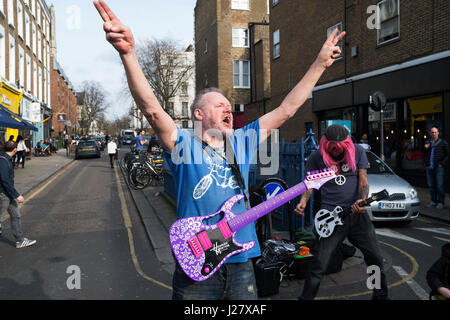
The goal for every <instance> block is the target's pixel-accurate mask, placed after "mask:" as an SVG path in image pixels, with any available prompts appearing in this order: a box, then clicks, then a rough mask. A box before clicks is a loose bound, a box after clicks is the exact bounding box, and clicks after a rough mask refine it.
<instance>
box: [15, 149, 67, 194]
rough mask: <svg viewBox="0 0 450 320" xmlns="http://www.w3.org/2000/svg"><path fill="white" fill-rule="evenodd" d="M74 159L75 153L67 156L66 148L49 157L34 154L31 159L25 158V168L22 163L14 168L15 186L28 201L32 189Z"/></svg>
mask: <svg viewBox="0 0 450 320" xmlns="http://www.w3.org/2000/svg"><path fill="white" fill-rule="evenodd" d="M72 161H74V157H73V154H72V155H71V156H70V157H67V156H66V150H65V149H60V150H59V151H58V152H57V153H55V154H53V155H52V156H48V157H34V156H32V157H31V160H25V168H24V169H22V164H20V165H19V167H18V168H15V169H14V186H15V187H16V190H17V191H18V192H19V193H20V194H21V195H23V196H24V198H25V201H26V197H27V193H29V191H30V190H32V189H33V188H35V187H37V186H39V185H40V184H42V182H44V181H45V180H47V179H48V178H50V177H51V176H52V175H54V174H55V173H57V172H58V171H59V170H61V169H62V168H64V167H65V166H67V165H68V164H69V163H71V162H72Z"/></svg>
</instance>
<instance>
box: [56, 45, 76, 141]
mask: <svg viewBox="0 0 450 320" xmlns="http://www.w3.org/2000/svg"><path fill="white" fill-rule="evenodd" d="M50 66H51V81H50V83H51V90H50V91H51V96H52V109H53V117H52V127H53V130H54V136H63V135H64V133H68V134H71V133H76V132H77V128H78V110H77V97H76V93H75V91H74V87H73V85H72V83H71V82H70V80H69V78H68V77H67V75H66V74H65V73H64V70H63V68H62V67H61V65H60V64H59V63H58V61H57V60H56V58H55V56H54V55H53V54H52V56H51V59H50Z"/></svg>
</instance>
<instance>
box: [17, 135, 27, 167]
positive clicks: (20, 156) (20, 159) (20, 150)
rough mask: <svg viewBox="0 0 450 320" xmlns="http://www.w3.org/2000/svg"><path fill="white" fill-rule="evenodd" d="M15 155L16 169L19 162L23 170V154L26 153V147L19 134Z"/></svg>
mask: <svg viewBox="0 0 450 320" xmlns="http://www.w3.org/2000/svg"><path fill="white" fill-rule="evenodd" d="M16 141H17V155H16V160H17V162H16V163H15V166H16V167H19V164H20V162H22V169H23V168H25V152H26V151H27V146H26V144H25V140H24V139H23V138H22V136H21V135H20V134H19V135H18V136H17V140H16Z"/></svg>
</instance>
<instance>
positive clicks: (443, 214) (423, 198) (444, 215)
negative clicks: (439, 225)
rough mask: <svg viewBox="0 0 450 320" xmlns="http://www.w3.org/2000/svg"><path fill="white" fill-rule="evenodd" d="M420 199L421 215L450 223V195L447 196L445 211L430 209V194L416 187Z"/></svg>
mask: <svg viewBox="0 0 450 320" xmlns="http://www.w3.org/2000/svg"><path fill="white" fill-rule="evenodd" d="M414 189H416V191H417V193H418V196H419V199H420V215H421V216H425V217H429V218H433V219H437V220H441V221H444V222H448V223H450V205H449V201H450V194H449V193H447V194H446V195H445V198H446V203H445V205H444V208H443V209H436V208H428V207H427V205H428V204H429V203H430V202H431V196H430V192H429V191H428V189H426V188H419V187H414Z"/></svg>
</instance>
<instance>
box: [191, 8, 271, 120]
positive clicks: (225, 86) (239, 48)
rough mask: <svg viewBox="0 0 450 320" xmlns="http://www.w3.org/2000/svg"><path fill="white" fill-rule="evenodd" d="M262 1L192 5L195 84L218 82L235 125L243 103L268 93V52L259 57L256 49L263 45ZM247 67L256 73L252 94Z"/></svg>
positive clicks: (265, 46)
mask: <svg viewBox="0 0 450 320" xmlns="http://www.w3.org/2000/svg"><path fill="white" fill-rule="evenodd" d="M268 4H269V1H266V0H233V1H224V0H197V3H196V6H195V61H196V77H195V78H196V90H197V92H198V91H200V90H202V89H203V88H205V87H217V88H220V89H221V90H222V91H223V92H224V94H225V95H226V97H227V98H228V99H229V100H230V102H231V104H232V106H233V108H234V111H235V112H236V113H235V116H236V121H235V125H237V126H242V125H243V123H244V122H245V120H244V119H243V118H242V116H243V115H244V113H243V112H244V110H245V108H246V106H247V105H249V104H251V103H252V102H257V101H259V100H261V101H263V100H264V97H268V96H269V95H270V86H269V77H270V72H269V56H268V54H266V55H265V56H264V57H263V58H262V60H261V55H258V54H259V53H260V52H261V50H264V49H265V50H266V51H268V50H269V42H268V36H269V28H268V22H269V11H268ZM255 48H256V50H255ZM257 53H258V54H257ZM267 53H268V52H267ZM256 66H259V69H258V71H256V69H255V67H256ZM264 67H265V68H264ZM252 72H253V74H255V73H256V72H258V75H260V76H262V78H261V79H262V80H261V82H257V83H258V86H257V88H258V90H259V91H258V94H257V92H256V90H252V82H255V83H256V80H255V78H252V76H251V74H252ZM259 79H260V78H258V80H259Z"/></svg>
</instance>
